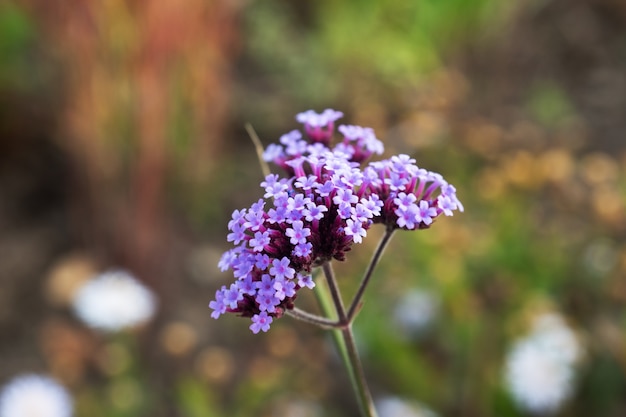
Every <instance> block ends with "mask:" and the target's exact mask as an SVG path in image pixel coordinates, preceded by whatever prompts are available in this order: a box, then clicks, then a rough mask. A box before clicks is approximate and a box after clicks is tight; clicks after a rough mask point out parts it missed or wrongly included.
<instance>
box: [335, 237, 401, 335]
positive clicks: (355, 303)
mask: <svg viewBox="0 0 626 417" xmlns="http://www.w3.org/2000/svg"><path fill="white" fill-rule="evenodd" d="M394 230H395V228H394V227H388V228H387V230H386V231H385V234H384V236H383V237H382V239H381V240H380V242H379V243H378V246H377V247H376V250H375V251H374V254H373V255H372V260H371V261H370V263H369V265H368V266H367V270H366V271H365V275H364V276H363V279H362V280H361V284H359V288H358V290H357V292H356V294H355V296H354V299H353V300H352V303H351V304H350V308H349V309H348V313H347V316H346V317H347V320H348V322H349V323H352V322H353V321H354V317H355V316H356V313H358V310H359V309H360V308H361V300H362V299H363V294H364V293H365V288H366V287H367V284H368V283H369V281H370V278H371V277H372V273H373V272H374V268H376V266H377V265H378V261H379V260H380V257H381V256H382V254H383V252H384V251H385V248H386V247H387V244H388V243H389V241H390V240H391V236H392V235H393V232H394Z"/></svg>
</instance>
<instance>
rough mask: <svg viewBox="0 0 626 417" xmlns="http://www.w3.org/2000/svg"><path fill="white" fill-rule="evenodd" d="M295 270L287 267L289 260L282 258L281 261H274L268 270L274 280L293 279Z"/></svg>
mask: <svg viewBox="0 0 626 417" xmlns="http://www.w3.org/2000/svg"><path fill="white" fill-rule="evenodd" d="M295 273H296V270H295V269H293V268H291V267H290V266H289V258H287V257H286V256H283V258H282V259H280V260H278V259H274V260H273V261H272V267H271V268H270V275H272V276H273V277H275V278H276V279H283V278H293V276H294V275H295Z"/></svg>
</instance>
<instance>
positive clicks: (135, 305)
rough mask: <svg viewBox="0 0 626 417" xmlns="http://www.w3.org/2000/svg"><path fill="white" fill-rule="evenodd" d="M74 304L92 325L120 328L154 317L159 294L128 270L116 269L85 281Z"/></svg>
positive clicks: (79, 313)
mask: <svg viewBox="0 0 626 417" xmlns="http://www.w3.org/2000/svg"><path fill="white" fill-rule="evenodd" d="M73 305H74V311H75V312H76V315H77V316H78V317H79V318H80V319H81V320H82V321H83V322H85V323H86V324H87V325H88V326H90V327H93V328H96V329H101V330H106V331H118V330H121V329H124V328H127V327H133V326H136V325H138V324H141V323H144V322H146V321H148V320H150V319H151V318H152V316H153V315H154V312H155V310H156V297H155V295H154V294H153V293H152V291H151V290H150V289H148V288H147V287H145V286H144V285H143V284H141V283H140V282H139V281H137V280H136V279H135V278H134V277H133V276H132V275H130V274H129V273H128V272H126V271H112V272H105V273H103V274H100V275H98V276H96V277H95V278H93V279H91V280H89V281H87V282H86V283H85V284H83V285H82V286H81V287H80V288H79V289H78V291H77V292H76V296H75V297H74V302H73Z"/></svg>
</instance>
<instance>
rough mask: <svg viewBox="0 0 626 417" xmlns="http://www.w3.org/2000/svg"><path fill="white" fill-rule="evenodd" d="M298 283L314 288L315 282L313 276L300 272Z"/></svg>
mask: <svg viewBox="0 0 626 417" xmlns="http://www.w3.org/2000/svg"><path fill="white" fill-rule="evenodd" d="M298 285H299V286H300V287H307V288H314V287H315V282H314V281H313V276H311V275H301V274H298Z"/></svg>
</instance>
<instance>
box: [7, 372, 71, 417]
mask: <svg viewBox="0 0 626 417" xmlns="http://www.w3.org/2000/svg"><path fill="white" fill-rule="evenodd" d="M72 409H73V404H72V397H71V396H70V395H69V394H68V392H67V391H66V390H65V388H63V387H62V386H61V385H60V384H59V383H57V382H56V381H55V380H53V379H51V378H48V377H45V376H41V375H35V374H27V375H22V376H18V377H15V378H13V379H12V380H11V381H9V383H7V384H6V385H5V386H4V388H3V389H2V392H1V393H0V417H70V416H71V415H72Z"/></svg>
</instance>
